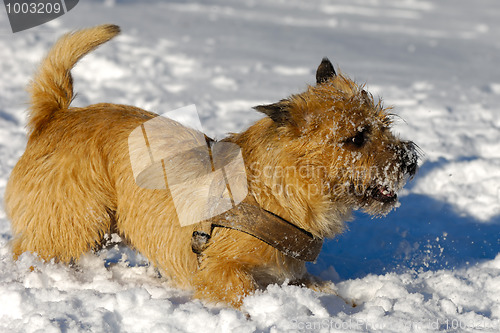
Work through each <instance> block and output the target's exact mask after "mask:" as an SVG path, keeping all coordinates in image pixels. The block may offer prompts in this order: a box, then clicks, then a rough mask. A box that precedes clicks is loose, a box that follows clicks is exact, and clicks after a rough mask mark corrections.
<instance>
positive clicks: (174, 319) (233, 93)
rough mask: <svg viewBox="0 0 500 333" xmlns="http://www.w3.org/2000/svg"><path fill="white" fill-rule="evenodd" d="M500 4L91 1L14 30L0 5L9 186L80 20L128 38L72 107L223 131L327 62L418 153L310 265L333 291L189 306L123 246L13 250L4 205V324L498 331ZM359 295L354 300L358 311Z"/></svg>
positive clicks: (282, 289) (1, 122) (271, 293)
mask: <svg viewBox="0 0 500 333" xmlns="http://www.w3.org/2000/svg"><path fill="white" fill-rule="evenodd" d="M499 15H500V4H499V3H498V1H495V0H480V1H475V2H471V1H466V0H440V1H431V0H427V1H423V0H402V1H401V0H354V1H352V0H339V1H333V0H318V1H314V2H312V1H311V2H306V1H300V0H289V1H282V0H272V1H265V0H242V1H238V2H231V1H227V0H208V1H199V2H195V1H183V2H182V1H173V0H172V1H155V0H146V1H140V2H139V1H133V0H106V1H98V0H93V1H91V0H88V1H80V2H79V4H78V5H77V6H76V7H75V8H74V9H73V10H71V11H70V12H69V13H67V14H66V15H64V16H62V17H61V18H59V19H57V20H55V21H52V22H50V23H48V24H45V25H43V26H40V27H37V28H34V29H30V30H27V31H24V32H20V33H16V34H12V33H11V30H10V27H9V26H8V21H7V17H6V14H5V11H3V10H0V77H1V79H0V156H1V159H0V197H1V198H2V199H3V193H4V189H5V185H6V181H7V179H8V175H9V173H10V170H11V169H12V168H13V166H14V165H15V163H16V161H17V159H18V158H19V156H20V155H21V154H22V152H23V150H24V146H25V144H26V139H25V132H24V124H25V113H24V110H25V108H26V101H27V94H26V92H25V89H24V88H25V86H26V84H27V83H28V81H29V79H30V77H31V75H32V73H33V71H34V69H35V68H36V64H37V63H38V61H39V60H40V59H41V57H42V56H43V54H44V53H45V52H46V51H47V50H48V48H49V47H50V45H51V44H52V43H53V42H54V41H55V40H56V39H57V38H58V37H59V36H60V35H61V34H62V33H63V32H66V31H68V30H71V29H77V28H81V27H87V26H92V25H95V24H101V23H116V24H119V25H120V26H121V27H122V30H123V34H122V35H121V36H120V37H118V38H117V39H116V40H113V41H112V42H110V43H108V44H106V45H104V46H103V47H102V48H100V49H99V50H97V51H96V52H95V53H93V54H91V55H89V56H88V57H86V58H85V59H84V60H83V61H82V62H81V63H80V64H79V65H78V67H77V68H76V69H75V71H74V76H75V87H76V91H77V92H78V97H77V99H76V100H75V102H74V103H75V105H86V104H90V103H97V102H105V101H106V102H115V103H124V104H132V105H136V106H139V107H143V108H145V109H149V110H151V111H155V112H157V113H165V112H168V111H171V110H175V109H177V108H180V107H183V106H186V105H191V104H195V105H196V108H197V110H198V111H199V113H200V115H201V122H202V126H203V128H204V130H205V132H206V133H207V134H208V135H210V136H212V137H217V138H221V137H223V136H224V135H225V133H227V132H236V131H241V130H242V129H244V128H245V127H247V126H248V125H249V124H251V123H252V122H253V121H255V120H256V119H258V118H260V117H261V116H262V115H260V114H259V113H258V112H255V111H253V110H251V107H252V106H255V105H258V104H265V103H270V102H275V101H278V100H279V99H281V98H283V97H286V96H288V95H289V94H291V93H296V92H300V91H302V90H303V89H304V88H305V87H306V84H313V83H314V70H315V67H316V66H317V65H318V64H319V62H320V61H321V59H322V57H324V56H328V57H329V58H330V60H332V62H333V63H334V65H335V67H336V69H338V68H339V67H340V69H341V70H342V72H344V73H346V74H347V75H349V76H351V77H352V78H354V79H355V80H356V81H357V82H359V83H366V84H367V89H368V90H369V91H370V92H371V93H373V94H374V95H375V96H381V97H383V98H384V103H385V105H393V106H394V110H393V111H394V113H396V114H397V115H398V116H399V117H400V118H396V126H395V131H396V132H397V133H400V135H401V136H402V137H404V138H408V139H411V140H413V141H415V142H416V143H417V144H418V146H419V147H420V149H421V150H422V151H423V152H424V159H423V162H422V166H421V168H420V170H419V172H418V174H417V176H416V177H415V179H414V180H413V181H412V182H411V183H410V184H409V185H408V186H407V187H406V188H405V189H404V190H403V191H402V192H401V193H400V199H401V207H399V208H398V209H397V210H396V211H394V212H391V213H390V214H389V215H388V216H386V217H384V218H382V219H376V220H373V219H372V218H371V217H369V216H366V215H363V214H361V213H359V214H356V219H355V220H354V221H353V222H349V224H348V227H349V228H348V229H349V230H348V231H346V232H345V233H344V234H343V235H340V236H338V237H337V238H336V239H334V240H329V241H327V242H325V245H324V246H323V250H322V253H321V255H320V257H319V259H318V261H317V263H316V264H310V265H309V266H308V268H309V270H310V271H311V272H312V273H314V274H316V275H318V276H321V277H322V278H324V279H329V280H331V281H333V282H334V283H335V285H336V288H337V290H338V294H339V296H340V297H337V296H333V295H326V294H322V293H318V292H314V291H312V290H309V289H306V288H302V287H297V286H291V285H288V284H285V285H283V286H277V285H273V286H270V287H269V288H268V289H267V290H265V291H259V292H257V293H255V294H254V295H251V296H249V297H247V298H246V299H245V303H244V311H243V312H239V311H236V310H233V309H227V308H223V307H216V306H212V305H207V304H204V303H203V302H201V301H199V300H193V299H192V298H191V295H190V293H188V292H184V291H181V290H178V289H175V288H172V287H170V286H169V284H168V282H167V281H164V280H162V279H161V278H159V277H158V273H157V272H156V271H155V269H154V268H152V267H150V266H148V265H147V263H146V261H145V259H144V258H143V257H141V256H140V255H138V254H135V253H134V252H133V251H131V250H129V249H126V248H124V247H118V246H117V247H116V248H111V249H109V250H107V251H103V252H101V253H99V254H98V255H93V254H89V255H87V256H86V257H85V258H84V260H83V261H82V262H81V263H80V264H79V265H78V266H77V267H67V266H64V265H60V264H57V263H42V262H40V261H39V260H37V259H36V258H35V257H34V256H33V255H30V254H25V255H23V256H22V257H21V258H20V260H18V261H16V262H15V261H13V260H12V257H11V252H10V249H9V243H8V241H9V239H10V238H11V235H12V234H11V231H10V226H9V221H8V220H7V217H6V215H5V212H4V210H3V208H2V209H0V331H1V332H36V331H44V332H82V331H92V332H145V331H147V332H304V331H306V332H307V331H311V332H374V331H381V332H435V331H452V332H498V331H499V330H500V254H499V252H500V240H499V235H500V171H499V170H500V143H499V142H500V107H499V105H498V98H499V95H500V67H499V66H498V63H499V61H500V40H499V39H498V35H499V34H500V22H499V21H498V17H499ZM351 303H354V304H356V305H357V306H356V307H352V306H351V305H350V304H351Z"/></svg>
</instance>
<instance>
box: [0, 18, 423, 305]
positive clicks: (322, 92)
mask: <svg viewBox="0 0 500 333" xmlns="http://www.w3.org/2000/svg"><path fill="white" fill-rule="evenodd" d="M119 32H120V28H119V27H118V26H115V25H101V26H97V27H93V28H89V29H84V30H80V31H77V32H73V33H69V34H67V35H65V36H63V37H62V38H61V39H60V40H59V41H58V42H57V43H56V44H55V45H54V46H53V48H52V49H51V50H50V51H49V53H48V55H47V57H46V58H45V59H44V60H43V61H42V63H41V65H40V67H39V69H38V71H37V73H36V75H35V77H34V79H33V81H32V82H31V84H30V86H29V93H30V96H31V101H30V109H29V118H28V122H27V129H28V143H27V146H26V150H25V152H24V154H23V155H22V157H21V158H20V160H19V161H18V163H17V165H16V166H15V167H14V169H13V171H12V174H11V175H10V178H9V181H8V184H7V188H6V195H5V206H6V212H7V214H8V217H9V219H10V221H11V224H12V232H13V239H12V242H11V246H12V251H13V256H14V258H18V257H19V256H20V255H21V254H22V253H24V252H31V253H35V254H36V255H38V256H39V258H41V259H42V260H45V261H50V260H54V261H56V262H62V263H68V264H77V263H78V259H79V258H80V257H81V256H82V254H84V253H86V252H88V251H92V250H96V249H99V247H100V246H101V245H102V243H103V239H104V235H106V234H109V233H111V232H116V233H118V234H119V235H120V236H121V237H122V238H123V239H124V240H126V242H127V243H128V244H130V246H131V247H133V248H134V249H136V250H137V251H139V252H140V253H142V254H143V255H144V256H145V257H147V258H148V260H149V261H150V263H151V264H152V265H155V266H156V267H157V268H158V269H159V271H160V272H161V275H162V276H163V277H165V278H166V279H168V280H170V281H171V282H172V284H173V285H174V286H176V287H178V288H183V289H187V290H191V291H192V292H193V294H194V297H196V298H201V299H203V300H206V301H208V302H209V303H221V304H226V305H229V306H233V307H235V308H241V306H242V304H243V300H244V297H245V296H247V295H249V294H251V293H253V292H254V291H255V290H257V289H262V288H265V287H266V286H267V285H269V284H272V283H283V282H284V281H289V282H290V283H294V284H298V285H304V286H307V287H309V288H313V289H315V290H320V291H327V292H332V293H334V292H335V287H334V286H333V285H332V284H331V283H329V282H323V281H320V280H319V279H317V278H315V277H313V276H311V275H309V274H308V273H307V271H306V267H305V263H306V261H314V260H315V258H316V257H317V254H318V253H319V250H320V249H321V244H322V240H323V239H325V238H332V237H334V236H335V235H338V234H340V233H341V232H342V231H343V230H344V229H345V222H346V221H348V220H350V219H351V213H352V211H353V210H355V209H361V210H363V211H365V212H367V213H369V214H372V215H376V216H381V215H385V214H387V213H388V212H389V211H390V210H392V209H393V208H394V207H395V206H397V204H398V197H397V191H398V190H400V189H401V188H402V187H403V186H404V184H405V183H406V181H407V180H408V179H409V178H411V177H413V175H414V174H415V172H416V170H417V165H418V152H417V148H416V145H415V144H414V143H413V142H411V141H404V140H401V139H399V138H398V137H396V136H395V135H394V134H393V133H392V132H391V123H392V121H391V120H392V117H391V114H390V113H389V112H388V110H389V109H387V108H384V107H383V105H382V103H381V102H380V101H375V100H374V98H373V96H372V95H371V94H369V93H368V92H366V91H365V90H364V87H363V86H359V85H357V84H356V83H355V82H353V81H352V80H350V79H349V78H348V77H347V76H345V75H343V74H341V73H339V74H337V73H336V71H335V70H334V67H333V65H332V64H331V62H330V61H329V60H328V59H327V58H324V59H323V60H322V62H321V64H320V65H319V67H318V69H317V72H316V84H315V85H311V86H308V87H307V89H306V91H304V92H302V93H300V94H296V95H291V96H290V97H288V98H286V99H283V100H281V101H279V102H277V103H273V104H269V105H259V106H256V107H255V109H256V110H257V111H259V112H261V113H263V114H264V117H263V118H262V119H261V120H259V121H257V122H256V123H255V124H253V125H252V126H250V127H249V128H248V129H247V130H245V131H244V132H242V133H236V134H230V135H228V137H227V138H225V139H224V140H222V141H223V142H227V143H232V144H234V145H236V146H237V147H239V148H240V149H241V156H242V157H243V160H244V166H245V170H244V171H245V174H246V184H245V185H246V186H247V192H248V194H247V196H246V197H245V198H244V200H242V201H241V200H240V201H241V202H240V203H239V204H236V205H235V208H234V209H229V210H227V211H226V212H225V213H223V214H219V215H217V216H212V217H211V219H208V222H207V221H203V223H202V222H200V223H194V224H190V225H185V226H181V224H180V223H179V218H178V216H177V214H176V208H175V204H174V202H173V198H172V194H171V193H170V191H169V190H168V188H167V189H151V188H147V187H145V186H139V185H138V183H137V179H136V178H137V177H135V176H134V173H133V170H132V163H133V159H131V152H130V149H131V148H130V147H129V142H128V140H129V137H130V134H131V133H132V132H133V131H134V130H135V129H137V128H140V126H142V125H143V124H145V123H146V122H148V121H151V120H153V119H156V118H157V115H156V114H154V113H151V112H148V111H145V110H142V109H140V108H137V107H133V106H126V105H117V104H107V103H102V104H95V105H90V106H87V107H72V106H71V102H72V100H73V97H74V92H73V80H72V76H71V73H70V71H71V69H72V68H73V66H74V65H75V64H76V63H77V62H78V60H79V59H81V58H82V57H83V56H85V55H86V54H87V53H89V52H91V51H92V50H94V49H95V48H97V47H98V46H99V45H101V44H103V43H105V42H107V41H109V40H110V39H112V38H113V37H115V36H116V35H117V34H119ZM188 131H191V130H188ZM157 134H158V133H157ZM207 144H208V145H209V146H210V145H213V144H214V142H213V141H211V140H210V139H208V138H207ZM172 149H174V150H175V147H173V148H172ZM190 167H191V166H190V165H185V166H183V168H185V169H189V168H190ZM185 205H188V206H189V205H191V206H189V207H190V208H192V209H196V207H195V205H196V200H195V201H193V202H191V201H189V200H188V201H186V202H185ZM221 216H222V218H221ZM231 219H232V220H231ZM230 220H231V221H233V222H231V223H232V224H231V223H229V222H227V221H230ZM234 221H237V222H238V223H236V224H237V225H236V224H235V223H234ZM207 223H208V224H207ZM207 225H208V227H207Z"/></svg>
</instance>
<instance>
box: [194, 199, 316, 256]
mask: <svg viewBox="0 0 500 333" xmlns="http://www.w3.org/2000/svg"><path fill="white" fill-rule="evenodd" d="M204 224H205V227H209V228H210V229H209V232H205V231H195V232H194V233H193V238H192V242H191V245H192V249H193V252H195V253H197V254H201V253H202V252H203V250H204V249H205V248H206V247H207V246H208V245H209V244H207V242H208V240H209V239H210V237H211V231H212V230H213V228H214V227H222V228H230V229H234V230H238V231H242V232H244V233H247V234H249V235H252V236H254V237H255V238H258V239H260V240H261V241H263V242H265V243H267V244H269V245H271V246H272V247H274V248H275V249H277V250H279V251H281V252H282V253H284V254H285V255H287V256H290V257H292V258H295V259H299V260H303V261H315V260H316V258H317V257H318V255H319V253H320V251H321V246H322V245H323V239H321V238H316V237H314V236H313V235H312V234H311V233H310V232H308V231H306V230H304V229H301V228H299V227H297V226H296V225H294V224H292V223H290V222H288V221H287V220H285V219H283V218H281V217H279V216H278V215H276V214H273V213H271V212H269V211H267V210H264V209H262V208H261V207H259V206H258V204H257V202H256V201H255V199H253V197H251V196H249V197H247V199H245V200H244V201H242V202H241V203H239V204H238V205H236V206H235V207H234V208H233V209H231V210H228V211H227V212H225V213H223V214H220V215H218V216H216V217H214V218H212V219H210V220H209V221H206V222H205V223H204ZM199 229H200V230H203V229H204V228H203V227H201V228H199ZM207 231H208V230H207Z"/></svg>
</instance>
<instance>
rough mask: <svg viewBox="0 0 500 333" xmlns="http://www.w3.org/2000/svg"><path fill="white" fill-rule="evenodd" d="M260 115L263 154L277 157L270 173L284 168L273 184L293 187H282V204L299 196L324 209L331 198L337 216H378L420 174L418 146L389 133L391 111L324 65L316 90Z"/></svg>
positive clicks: (264, 109)
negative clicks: (347, 212) (362, 213)
mask: <svg viewBox="0 0 500 333" xmlns="http://www.w3.org/2000/svg"><path fill="white" fill-rule="evenodd" d="M255 109H256V110H258V111H260V112H263V113H264V114H266V115H267V116H268V119H265V120H263V121H262V123H261V124H260V125H259V126H261V127H263V128H264V127H265V128H266V130H265V131H263V133H262V137H263V139H262V141H263V142H262V143H263V144H265V145H267V147H266V153H263V154H264V155H265V154H268V155H269V156H272V157H267V159H268V161H267V162H268V163H270V165H271V166H270V168H271V167H274V168H278V169H280V170H275V173H276V172H278V173H280V175H279V176H277V175H276V174H274V175H273V182H275V181H281V182H282V184H283V185H289V186H288V187H283V186H282V187H280V188H279V190H281V191H283V193H282V195H283V196H284V197H287V198H292V197H293V196H294V195H296V194H298V193H299V192H300V194H301V195H302V196H305V197H306V198H318V197H321V198H322V199H321V200H320V201H322V202H323V201H325V198H327V200H328V201H329V202H330V204H331V203H333V204H334V205H333V206H334V207H336V208H335V209H339V207H343V208H346V209H347V208H348V209H349V210H351V209H356V208H360V209H362V210H364V211H365V212H367V213H369V214H373V215H380V214H385V213H387V212H389V211H390V210H391V209H392V208H393V207H394V206H395V205H396V203H397V201H398V200H397V191H398V190H400V189H401V188H402V187H403V185H404V184H405V183H406V180H407V179H408V178H411V177H413V175H414V174H415V172H416V169H417V161H418V153H417V149H416V145H415V144H414V143H413V142H411V141H405V140H401V139H400V138H398V137H397V136H396V135H394V134H393V133H392V132H391V124H392V116H391V114H390V113H388V110H389V109H387V108H384V107H383V105H382V103H381V101H374V99H373V96H372V95H371V94H369V93H368V92H366V91H365V90H364V88H363V87H362V86H358V85H357V84H355V83H354V82H353V81H352V80H350V79H349V78H347V77H346V76H344V75H342V74H337V73H336V72H335V70H334V68H333V66H332V64H331V62H330V61H329V60H328V59H326V58H325V59H323V61H322V62H321V64H320V66H319V67H318V69H317V72H316V85H314V86H309V87H308V89H307V91H305V92H303V93H301V94H297V95H292V96H291V97H289V98H287V99H283V100H281V101H279V102H277V103H274V104H269V105H260V106H257V107H255ZM264 141H265V143H264ZM269 151H271V153H267V152H269ZM272 152H274V153H272ZM271 159H272V160H271ZM268 186H269V185H268ZM275 196H277V195H275ZM304 200H306V201H307V199H304ZM309 210H314V207H310V208H309Z"/></svg>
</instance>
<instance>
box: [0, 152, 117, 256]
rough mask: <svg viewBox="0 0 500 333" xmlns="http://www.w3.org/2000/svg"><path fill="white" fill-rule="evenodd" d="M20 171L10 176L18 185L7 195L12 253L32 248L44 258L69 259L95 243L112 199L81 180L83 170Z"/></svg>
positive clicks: (108, 220) (106, 226)
mask: <svg viewBox="0 0 500 333" xmlns="http://www.w3.org/2000/svg"><path fill="white" fill-rule="evenodd" d="M25 157H26V155H25V156H23V158H22V159H21V161H20V162H19V163H24V162H25ZM33 163H34V162H33V161H30V164H33ZM21 169H25V168H21ZM61 169H62V170H61ZM19 170H20V169H18V168H17V169H15V170H14V171H13V173H12V176H11V184H15V185H16V188H15V189H13V188H12V186H10V187H9V188H8V190H7V193H6V201H7V202H8V205H7V208H8V210H7V214H8V215H9V217H10V219H11V220H12V229H13V230H12V231H13V234H14V239H13V242H12V247H13V252H14V256H15V257H18V256H19V255H20V254H22V253H23V252H33V253H37V254H38V255H39V256H40V257H41V258H42V259H44V260H50V259H52V258H54V259H56V260H58V261H62V262H71V261H74V260H78V258H79V257H80V256H81V255H82V254H83V253H85V252H87V251H89V250H91V249H93V248H95V247H97V246H99V243H100V242H101V240H102V237H103V235H104V233H106V232H109V230H110V226H111V223H112V218H111V217H110V215H109V213H108V211H109V209H108V206H109V204H110V203H111V198H109V197H107V196H106V195H105V194H104V193H105V192H104V191H102V192H100V191H96V190H95V188H98V187H93V186H89V185H90V184H85V183H84V180H83V179H82V176H84V175H85V173H83V175H82V172H81V171H80V174H78V175H75V174H74V173H72V172H71V171H70V170H67V169H66V170H64V169H63V167H60V168H58V170H57V171H55V170H54V169H52V170H51V171H49V170H46V169H45V168H43V167H41V166H40V165H39V167H38V168H33V169H31V172H29V173H24V172H19ZM63 170H64V171H63ZM70 174H71V175H70ZM37 179H38V181H37ZM87 181H89V180H87ZM89 188H93V189H94V190H93V191H90V190H88V189H89Z"/></svg>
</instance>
